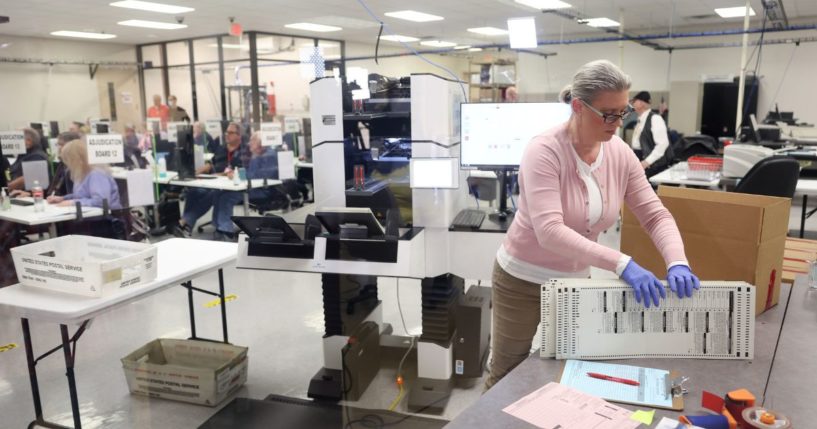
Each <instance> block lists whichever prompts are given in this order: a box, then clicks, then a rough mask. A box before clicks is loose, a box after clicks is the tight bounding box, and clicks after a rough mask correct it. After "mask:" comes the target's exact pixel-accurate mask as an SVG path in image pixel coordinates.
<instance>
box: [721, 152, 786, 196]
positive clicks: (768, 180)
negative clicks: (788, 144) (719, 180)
mask: <svg viewBox="0 0 817 429" xmlns="http://www.w3.org/2000/svg"><path fill="white" fill-rule="evenodd" d="M799 177H800V163H799V162H797V160H796V159H794V158H791V157H788V156H772V157H769V158H765V159H763V160H761V161H760V162H758V163H757V164H755V165H754V166H753V167H752V168H751V169H750V170H749V171H748V172H747V173H746V175H745V176H743V179H741V180H740V182H739V183H738V186H737V187H735V190H734V192H739V193H743V194H755V195H767V196H770V197H785V198H792V197H794V190H795V188H796V187H797V179H798V178H799Z"/></svg>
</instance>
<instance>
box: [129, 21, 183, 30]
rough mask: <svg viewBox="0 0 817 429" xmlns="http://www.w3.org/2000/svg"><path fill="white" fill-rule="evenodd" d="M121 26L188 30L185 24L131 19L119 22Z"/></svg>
mask: <svg viewBox="0 0 817 429" xmlns="http://www.w3.org/2000/svg"><path fill="white" fill-rule="evenodd" d="M117 24H119V25H125V26H128V27H142V28H155V29H157V30H179V29H181V28H187V25H185V24H174V23H171V22H157V21H145V20H141V19H129V20H127V21H119V22H117Z"/></svg>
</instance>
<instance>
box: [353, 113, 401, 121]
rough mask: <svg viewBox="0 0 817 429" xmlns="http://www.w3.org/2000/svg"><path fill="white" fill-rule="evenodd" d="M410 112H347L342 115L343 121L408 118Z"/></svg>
mask: <svg viewBox="0 0 817 429" xmlns="http://www.w3.org/2000/svg"><path fill="white" fill-rule="evenodd" d="M409 117H411V113H410V112H379V113H347V114H344V115H343V120H344V121H369V120H372V119H380V118H409Z"/></svg>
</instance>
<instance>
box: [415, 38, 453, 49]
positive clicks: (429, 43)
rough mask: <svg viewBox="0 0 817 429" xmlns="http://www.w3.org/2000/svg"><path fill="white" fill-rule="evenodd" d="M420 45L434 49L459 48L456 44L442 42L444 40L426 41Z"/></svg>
mask: <svg viewBox="0 0 817 429" xmlns="http://www.w3.org/2000/svg"><path fill="white" fill-rule="evenodd" d="M420 44H421V45H423V46H431V47H434V48H450V47H453V46H457V44H456V43H453V42H445V41H442V40H424V41H422V42H420Z"/></svg>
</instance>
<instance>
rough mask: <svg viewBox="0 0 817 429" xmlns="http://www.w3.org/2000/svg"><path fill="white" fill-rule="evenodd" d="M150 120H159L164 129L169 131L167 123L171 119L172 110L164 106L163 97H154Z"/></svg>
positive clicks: (149, 110) (149, 113) (149, 114)
mask: <svg viewBox="0 0 817 429" xmlns="http://www.w3.org/2000/svg"><path fill="white" fill-rule="evenodd" d="M148 118H159V120H160V121H161V122H162V129H163V130H166V129H167V121H168V120H169V119H170V108H169V107H167V105H165V104H162V96H161V95H159V94H156V95H154V96H153V106H150V108H149V109H148Z"/></svg>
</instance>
